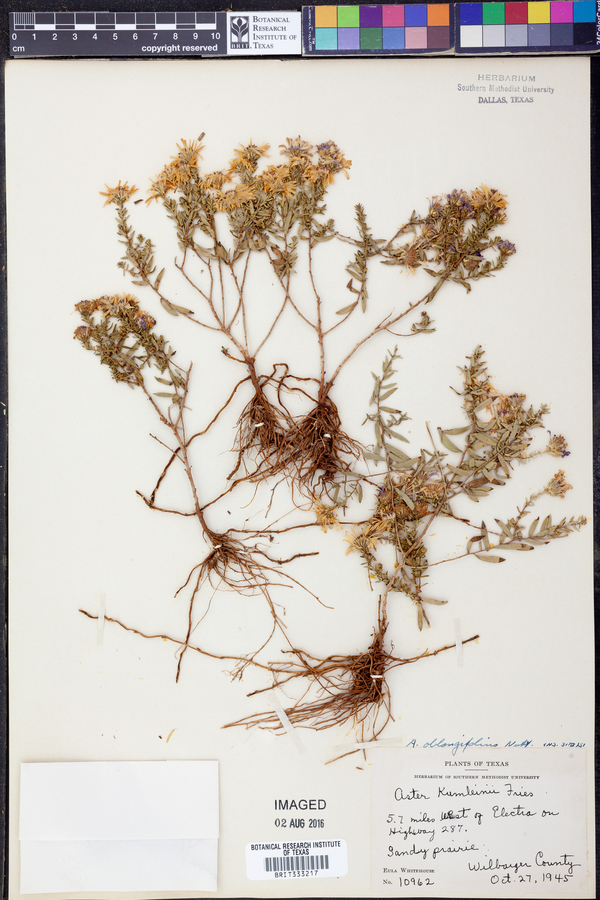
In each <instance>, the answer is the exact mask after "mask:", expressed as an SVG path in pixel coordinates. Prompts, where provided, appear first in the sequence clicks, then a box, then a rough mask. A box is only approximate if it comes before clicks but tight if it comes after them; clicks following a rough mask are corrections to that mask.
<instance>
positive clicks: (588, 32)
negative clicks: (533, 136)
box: [302, 0, 600, 56]
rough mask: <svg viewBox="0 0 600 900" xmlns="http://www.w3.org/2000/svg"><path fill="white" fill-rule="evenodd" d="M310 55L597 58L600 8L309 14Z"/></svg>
mask: <svg viewBox="0 0 600 900" xmlns="http://www.w3.org/2000/svg"><path fill="white" fill-rule="evenodd" d="M302 43H303V47H302V49H303V53H304V54H305V55H308V56H311V55H316V56H344V55H349V56H363V55H364V56H372V55H382V56H386V55H387V56H394V55H396V54H408V55H414V54H422V53H428V54H440V53H455V54H461V53H466V54H477V53H490V52H494V51H498V52H502V53H507V52H508V53H519V52H520V53H527V52H538V53H548V52H551V51H554V50H556V51H558V52H563V53H564V52H574V51H581V52H585V53H591V52H594V51H600V0H598V2H597V0H532V2H528V0H503V2H499V0H492V2H489V3H484V2H481V3H471V2H464V3H398V4H393V5H392V4H381V5H380V4H377V5H360V6H305V7H304V8H303V12H302Z"/></svg>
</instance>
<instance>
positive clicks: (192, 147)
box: [171, 138, 203, 167]
mask: <svg viewBox="0 0 600 900" xmlns="http://www.w3.org/2000/svg"><path fill="white" fill-rule="evenodd" d="M177 149H178V150H179V153H178V154H177V156H172V157H171V159H172V160H173V161H174V162H175V163H176V164H182V165H184V166H194V167H195V166H196V163H197V162H198V156H199V155H200V151H201V150H202V149H203V145H202V144H199V143H198V142H197V141H191V142H190V143H189V145H188V142H187V141H186V140H184V139H183V138H182V140H181V144H177Z"/></svg>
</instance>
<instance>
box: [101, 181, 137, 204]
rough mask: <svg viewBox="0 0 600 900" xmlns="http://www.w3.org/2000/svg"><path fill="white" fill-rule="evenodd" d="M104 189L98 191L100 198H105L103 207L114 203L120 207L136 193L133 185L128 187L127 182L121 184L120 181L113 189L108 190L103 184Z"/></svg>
mask: <svg viewBox="0 0 600 900" xmlns="http://www.w3.org/2000/svg"><path fill="white" fill-rule="evenodd" d="M104 187H105V188H106V190H105V191H100V196H101V197H106V198H107V199H106V201H105V203H104V205H105V206H108V204H109V203H115V204H116V205H117V206H119V205H121V206H122V205H123V203H126V202H127V201H128V200H129V198H130V197H131V196H132V194H135V193H136V191H137V188H136V186H135V185H133V186H132V187H129V185H128V183H127V182H125V184H121V181H120V180H119V183H118V185H117V186H116V187H114V188H110V187H109V186H108V185H107V184H105V185H104Z"/></svg>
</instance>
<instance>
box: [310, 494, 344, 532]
mask: <svg viewBox="0 0 600 900" xmlns="http://www.w3.org/2000/svg"><path fill="white" fill-rule="evenodd" d="M336 509H337V507H335V506H327V505H326V504H325V503H321V501H320V500H317V502H316V503H315V504H314V506H313V510H314V513H315V516H316V518H317V522H318V523H319V525H320V526H321V528H322V529H323V531H327V529H328V528H341V527H342V526H341V524H340V522H339V519H338V517H337V515H336V512H335V511H336Z"/></svg>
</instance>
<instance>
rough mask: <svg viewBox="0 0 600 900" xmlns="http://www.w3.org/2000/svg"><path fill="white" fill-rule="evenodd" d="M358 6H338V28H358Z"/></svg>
mask: <svg viewBox="0 0 600 900" xmlns="http://www.w3.org/2000/svg"><path fill="white" fill-rule="evenodd" d="M359 26H360V6H338V28H358V27H359Z"/></svg>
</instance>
